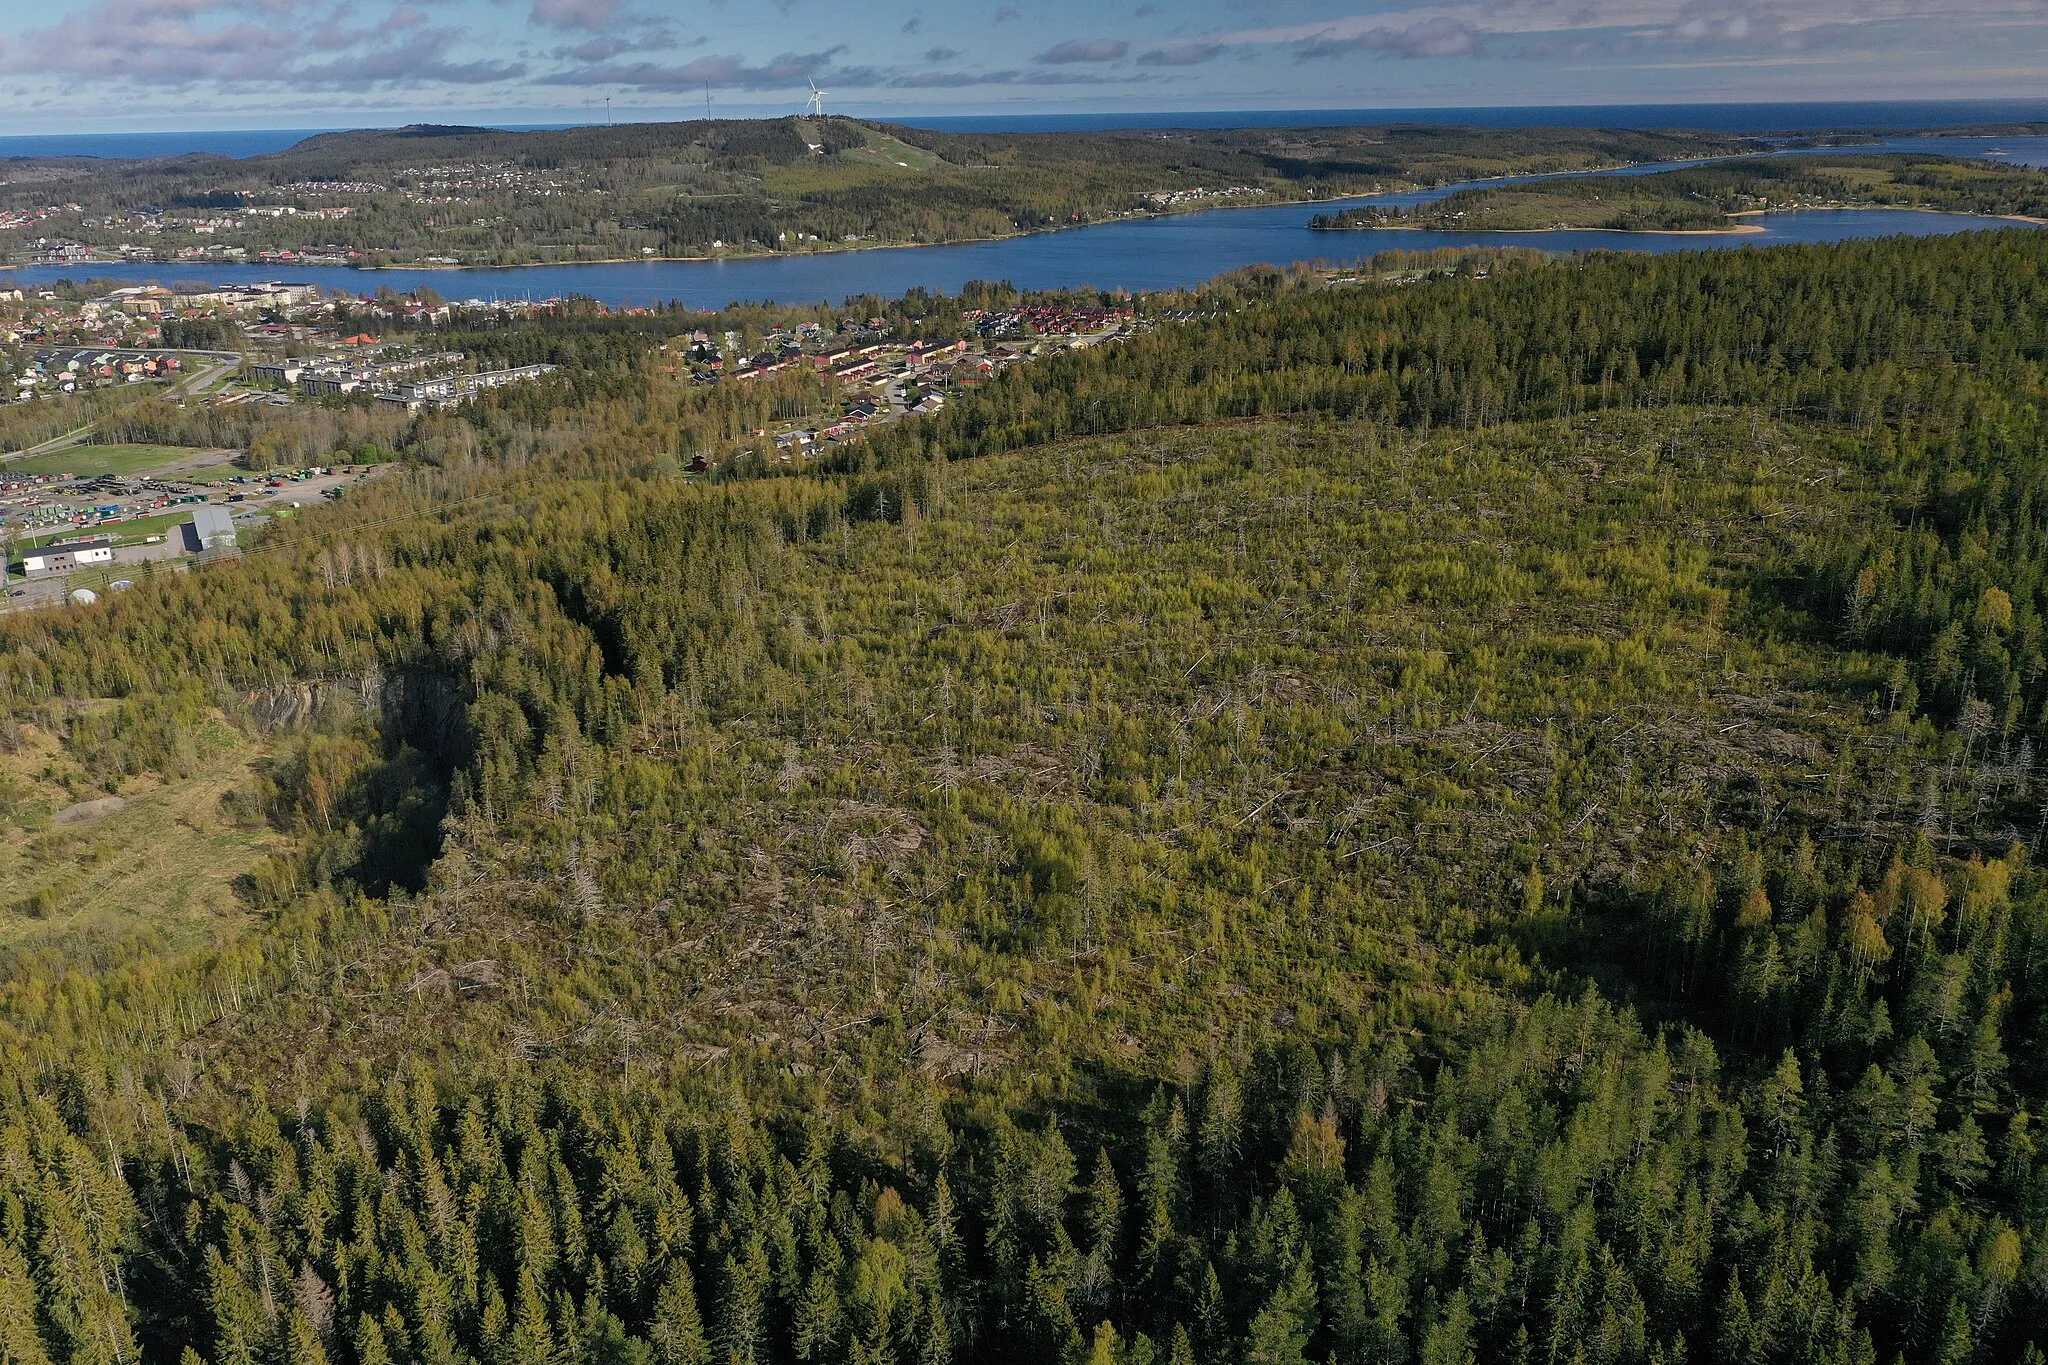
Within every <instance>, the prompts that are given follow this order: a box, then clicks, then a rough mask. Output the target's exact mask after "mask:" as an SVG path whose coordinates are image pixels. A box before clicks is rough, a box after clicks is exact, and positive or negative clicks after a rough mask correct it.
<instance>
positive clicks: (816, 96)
mask: <svg viewBox="0 0 2048 1365" xmlns="http://www.w3.org/2000/svg"><path fill="white" fill-rule="evenodd" d="M804 84H806V85H808V86H810V87H811V102H810V104H809V105H808V106H807V112H809V114H810V116H811V117H812V118H823V117H825V96H827V95H829V94H831V93H832V92H831V91H829V90H820V89H819V88H818V83H817V82H816V81H814V80H811V79H810V78H809V77H805V78H804Z"/></svg>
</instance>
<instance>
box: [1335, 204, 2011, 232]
mask: <svg viewBox="0 0 2048 1365" xmlns="http://www.w3.org/2000/svg"><path fill="white" fill-rule="evenodd" d="M1777 213H1938V214H1941V215H1942V216H1943V217H1945V218H1981V219H1983V220H1984V221H1985V222H1987V223H2026V224H2028V225H2030V226H2032V227H2048V218H2036V217H2032V216H2030V215H2028V214H2024V213H1972V212H1970V211H1969V210H1968V209H1943V208H1934V207H1932V206H1930V205H1927V204H1815V205H1812V206H1810V207H1806V208H1790V209H1738V210H1736V211H1735V212H1733V213H1731V214H1729V215H1727V216H1728V217H1730V218H1766V217H1769V216H1770V215H1772V214H1777ZM1309 231H1310V232H1326V233H1329V234H1330V235H1332V236H1342V235H1345V234H1347V233H1363V232H1471V233H1482V232H1483V233H1486V234H1488V235H1490V236H1497V237H1512V236H1519V235H1527V234H1535V235H1539V236H1540V235H1543V234H1546V233H1551V232H1611V233H1613V234H1614V235H1616V236H1618V237H1729V236H1746V235H1750V234H1755V233H1761V232H1768V231H1769V229H1768V228H1765V227H1762V226H1760V225H1758V224H1754V223H1736V224H1732V225H1730V226H1728V227H1724V228H1610V227H1576V226H1571V225H1562V226H1558V225H1553V226H1551V227H1540V228H1454V227H1442V226H1439V225H1437V224H1435V223H1375V224H1373V225H1372V226H1370V227H1312V228H1310V229H1309Z"/></svg>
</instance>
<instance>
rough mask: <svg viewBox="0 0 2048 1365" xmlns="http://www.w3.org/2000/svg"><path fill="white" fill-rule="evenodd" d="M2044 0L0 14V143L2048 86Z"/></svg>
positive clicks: (9, 8) (667, 3)
mask: <svg viewBox="0 0 2048 1365" xmlns="http://www.w3.org/2000/svg"><path fill="white" fill-rule="evenodd" d="M2044 77H2048V0H1441V2H1439V0H1369V2H1368V3H1361V2H1360V0H1348V2H1347V0H1149V2H1147V0H942V2H935V3H908V2H899V3H868V4H854V3H846V2H845V0H0V132H17V133H32V132H45V131H87V130H113V129H132V128H150V127H166V128H181V127H182V128H198V127H234V126H258V127H314V126H344V125H347V126H356V125H368V124H391V123H404V122H409V121H414V120H420V119H433V120H440V121H455V120H490V121H497V122H513V121H527V122H548V121H569V120H580V119H581V118H582V117H583V116H584V115H585V113H586V111H589V110H592V109H601V108H602V104H603V101H604V100H605V99H606V98H607V97H609V98H610V99H611V100H612V101H613V102H614V108H615V111H616V116H617V117H619V118H621V119H625V118H653V117H662V116H664V115H673V114H682V115H689V114H701V113H702V111H703V106H704V94H705V90H706V87H707V86H708V87H709V88H710V91H711V94H712V99H713V106H714V108H715V109H717V110H719V111H720V112H724V113H728V114H742V113H771V112H780V111H783V110H792V111H793V110H794V109H795V108H796V107H797V106H798V104H799V103H800V101H801V100H802V98H803V96H804V95H805V94H806V93H807V91H806V82H807V81H809V80H815V81H816V82H817V83H818V84H819V85H820V86H822V87H824V88H825V89H827V90H828V91H830V92H831V94H830V97H829V99H828V108H831V109H833V110H837V111H843V112H847V113H856V114H875V115H884V116H886V115H888V114H891V113H909V112H924V113H928V114H936V113H953V112H957V113H976V112H1047V113H1051V112H1059V111H1063V110H1107V111H1114V110H1120V109H1129V110H1132V111H1154V110H1175V109H1183V110H1185V109H1231V108H1244V109H1282V108H1325V109H1328V108H1348V107H1366V108H1392V107H1429V106H1472V105H1515V104H1552V103H1556V104H1601V103H1684V102H1714V101H1744V100H1758V101H1763V100H1809V99H1813V100H1817V99H1911V98H2001V97H2010V98H2028V97H2039V96H2041V95H2043V94H2044V93H2048V80H2044Z"/></svg>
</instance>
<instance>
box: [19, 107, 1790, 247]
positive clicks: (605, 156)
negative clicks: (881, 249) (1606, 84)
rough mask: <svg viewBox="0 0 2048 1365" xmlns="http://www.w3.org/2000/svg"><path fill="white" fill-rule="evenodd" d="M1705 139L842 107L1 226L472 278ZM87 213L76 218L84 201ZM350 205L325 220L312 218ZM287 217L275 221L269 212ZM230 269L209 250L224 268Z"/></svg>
mask: <svg viewBox="0 0 2048 1365" xmlns="http://www.w3.org/2000/svg"><path fill="white" fill-rule="evenodd" d="M1751 145H1752V144H1750V143H1749V142H1747V141H1743V140H1740V139H1736V138H1731V137H1727V136H1724V135H1720V134H1712V133H1684V132H1661V133H1660V132H1625V131H1608V132H1603V131H1598V130H1581V129H1565V128H1534V129H1516V130H1508V131H1503V130H1493V129H1479V128H1466V127H1432V126H1426V125H1397V126H1392V127H1374V128H1305V129H1304V128H1288V129H1253V130H1134V131H1129V132H1110V133H1031V134H1000V135H998V134H957V133H940V132H932V131H929V130H925V129H917V128H908V127H902V126H899V125H893V124H881V123H873V122H867V121H860V120H854V119H847V118H838V117H833V118H825V119H799V118H785V119H768V120H762V119H734V120H723V119H721V120H712V119H706V120H702V121H698V122H690V123H665V124H636V125H625V126H620V127H595V128H576V129H568V130H560V131H540V132H521V133H509V132H498V131H494V130H490V129H480V128H461V127H437V126H424V127H412V128H402V129H389V130H365V131H358V132H350V133H326V134H320V135H317V136H314V137H311V138H308V139H307V140H306V141H304V142H302V143H300V144H298V145H297V146H295V147H293V148H291V149H289V150H287V151H284V152H281V153H277V154H276V155H273V156H261V157H250V158H246V159H242V160H231V159H229V158H225V157H218V156H201V155H195V156H189V157H180V158H169V159H163V158H159V159H153V160H147V161H101V160H95V159H91V158H69V159H62V158H46V159H40V160H32V159H23V158H16V159H12V160H8V161H6V162H5V165H6V166H7V176H6V177H5V178H4V181H0V209H23V210H38V209H41V210H48V211H49V212H48V213H47V215H46V216H43V217H41V218H39V219H38V221H36V222H35V223H33V224H30V225H28V226H25V227H23V228H21V229H19V230H17V231H14V232H8V233H0V251H11V252H14V253H17V254H18V253H21V252H23V251H26V250H27V249H28V246H29V244H30V243H32V242H33V241H35V240H37V239H45V238H61V239H65V240H71V241H77V242H82V243H86V244H89V245H96V246H113V245H115V244H118V243H123V242H126V243H131V244H133V245H135V246H137V247H139V248H142V249H145V250H149V251H152V252H154V253H155V254H156V255H157V257H158V258H159V259H161V260H164V261H167V262H168V261H175V260H176V259H178V256H177V253H178V252H179V251H180V250H185V251H198V250H201V249H202V248H204V249H209V250H219V249H224V248H227V247H230V246H238V247H241V248H242V249H243V250H245V251H246V252H247V253H249V255H250V256H251V257H253V256H255V255H256V254H257V253H259V252H261V251H265V250H291V251H305V250H308V249H314V250H318V251H322V252H328V253H356V255H357V261H356V263H358V264H362V265H369V266H375V265H395V264H405V263H415V264H417V263H419V262H422V261H426V260H429V259H430V258H431V259H432V260H434V261H436V262H440V263H448V262H455V263H460V264H465V265H518V264H525V263H530V262H536V261H575V260H610V259H620V258H631V259H638V258H640V257H642V256H658V257H679V256H681V257H701V256H710V255H717V254H735V253H737V254H748V253H762V252H784V253H787V252H811V251H829V250H845V249H848V248H849V247H854V248H858V247H862V246H877V245H890V244H896V245H901V244H907V243H931V242H955V241H972V240H979V239H987V238H994V237H1007V236H1012V235H1015V234H1017V233H1019V232H1031V231H1046V230H1050V229H1053V228H1057V227H1072V226H1078V225H1081V224H1084V223H1089V222H1098V221H1102V220H1104V219H1114V218H1124V217H1130V216H1133V215H1138V214H1150V213H1157V212H1162V211H1172V210H1174V209H1176V208H1189V207H1202V206H1209V205H1213V204H1214V203H1218V202H1224V201H1222V200H1216V199H1212V198H1208V197H1206V196H1213V195H1214V194H1216V193H1217V192H1219V191H1223V190H1226V189H1234V190H1237V191H1239V196H1238V198H1237V199H1236V200H1235V201H1234V202H1246V201H1247V200H1246V196H1247V195H1249V196H1250V198H1249V202H1253V203H1283V202H1289V201H1296V200H1303V199H1316V198H1328V197H1333V196H1338V195H1344V194H1361V193H1369V192H1375V191H1378V190H1392V189H1402V188H1413V187H1418V186H1430V185H1440V184H1447V183H1449V182H1451V181H1455V180H1467V179H1472V178H1475V177H1481V176H1497V175H1507V174H1535V173H1544V172H1564V171H1580V170H1591V169H1596V168H1599V167H1603V166H1615V165H1624V164H1632V163H1636V162H1646V161H1669V160H1681V159H1686V158H1693V157H1700V156H1713V155H1724V154H1729V153H1734V152H1739V151H1742V150H1744V149H1746V148H1748V147H1750V146H1751ZM74 206H75V207H74ZM315 212H317V213H319V214H322V215H325V214H331V213H340V214H342V215H343V216H341V217H339V218H334V217H329V216H318V217H309V216H300V215H302V214H313V213H315ZM278 215H282V216H278ZM216 259H217V257H216Z"/></svg>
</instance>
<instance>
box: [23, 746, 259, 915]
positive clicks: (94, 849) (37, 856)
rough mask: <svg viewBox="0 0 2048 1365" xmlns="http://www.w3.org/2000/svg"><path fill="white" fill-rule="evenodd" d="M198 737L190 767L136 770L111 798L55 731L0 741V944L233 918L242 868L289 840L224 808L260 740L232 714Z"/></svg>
mask: <svg viewBox="0 0 2048 1365" xmlns="http://www.w3.org/2000/svg"><path fill="white" fill-rule="evenodd" d="M203 741H204V742H203V743H202V744H201V745H200V747H199V752H198V755H197V756H196V758H195V760H194V761H193V763H192V765H191V767H190V769H189V771H188V774H187V775H186V776H184V777H182V778H179V779H177V780H174V781H168V782H166V781H163V780H160V779H157V778H155V777H153V776H147V777H142V778H131V779H129V780H127V781H126V782H124V783H122V785H121V789H120V791H119V792H118V793H113V794H111V795H113V796H114V797H115V798H116V799H115V800H107V799H106V798H108V797H109V795H110V794H109V793H108V792H106V791H105V790H104V789H103V788H101V787H99V786H96V785H94V784H92V783H91V782H90V781H88V780H87V778H86V776H85V773H84V771H83V770H82V769H81V768H79V766H78V765H77V764H76V763H75V762H74V761H73V760H72V759H71V758H70V756H69V755H68V754H67V753H66V752H65V751H64V748H63V746H62V745H61V744H60V743H59V741H58V739H57V737H56V736H55V735H53V734H50V733H49V732H47V731H44V730H39V729H37V728H35V727H30V726H25V727H23V728H22V730H21V744H20V747H19V749H18V750H17V752H14V753H11V754H7V753H0V807H4V810H5V820H4V823H0V950H4V949H18V948H33V947H42V946H48V945H55V944H56V943H58V942H60V941H77V940H80V939H86V938H91V939H107V938H122V937H127V936H130V935H133V934H137V933H144V932H147V933H152V934H156V935H160V936H161V937H163V938H164V939H166V940H168V941H170V942H174V943H182V944H196V943H200V942H204V941H208V940H211V939H216V938H219V937H221V936H223V935H224V934H226V933H228V932H231V931H232V930H233V929H234V928H235V927H236V925H237V924H238V922H239V921H240V920H241V919H242V917H243V916H244V914H245V913H246V912H245V910H244V907H243V905H242V903H241V901H240V900H239V899H238V898H237V896H236V894H235V891H234V881H235V879H236V878H237V877H239V876H240V875H242V874H243V873H245V872H247V871H248V870H249V869H250V868H252V867H254V866H255V865H256V863H257V862H258V861H260V860H261V859H262V858H263V857H264V856H266V855H267V854H269V853H272V852H276V851H278V850H280V849H282V848H283V847H284V846H285V842H286V841H285V840H284V839H283V838H282V837H281V836H279V835H277V834H275V833H273V832H271V831H270V830H268V829H267V828H266V829H257V830H250V829H244V828H239V827H237V826H236V825H234V824H233V823H231V822H229V821H228V820H226V819H224V818H222V816H221V813H220V811H221V797H222V795H223V794H224V793H226V792H227V791H229V790H231V789H233V788H235V787H236V786H239V785H242V784H245V783H247V782H249V781H250V779H251V768H250V765H251V764H252V763H253V762H256V761H259V760H260V759H261V758H262V757H263V753H264V751H263V749H262V747H261V746H260V745H258V744H256V743H253V742H251V741H249V740H248V739H246V738H245V737H243V736H242V735H240V734H238V733H237V732H236V731H234V730H233V729H231V728H230V727H229V726H227V725H226V724H225V723H215V724H212V725H210V726H208V727H206V729H205V732H204V736H203ZM86 803H100V804H98V805H86ZM81 806H84V807H85V808H84V809H82V810H81V809H78V808H79V807H81ZM67 812H69V814H66V813H67Z"/></svg>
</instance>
